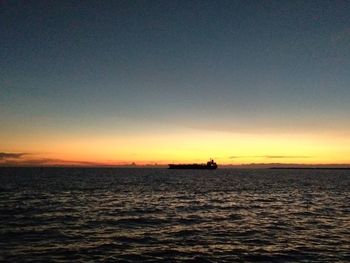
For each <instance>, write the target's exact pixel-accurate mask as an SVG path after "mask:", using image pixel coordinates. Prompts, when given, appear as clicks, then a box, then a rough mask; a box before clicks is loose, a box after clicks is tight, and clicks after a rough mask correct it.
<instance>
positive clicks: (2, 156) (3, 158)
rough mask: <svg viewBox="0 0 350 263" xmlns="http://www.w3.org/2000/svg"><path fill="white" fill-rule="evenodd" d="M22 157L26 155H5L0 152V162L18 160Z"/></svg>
mask: <svg viewBox="0 0 350 263" xmlns="http://www.w3.org/2000/svg"><path fill="white" fill-rule="evenodd" d="M23 155H26V153H5V152H0V160H5V159H19V158H21V157H22V156H23Z"/></svg>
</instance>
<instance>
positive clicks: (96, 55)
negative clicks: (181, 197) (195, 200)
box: [0, 0, 350, 165]
mask: <svg viewBox="0 0 350 263" xmlns="http://www.w3.org/2000/svg"><path fill="white" fill-rule="evenodd" d="M0 39H1V41H0V112H1V114H0V124H1V129H0V165H1V164H2V165H21V164H22V165H24V164H25V165H45V164H46V165H49V164H82V165H84V164H85V165H89V164H92V165H95V164H96V165H98V164H108V165H114V164H128V163H132V162H135V163H137V164H154V163H157V164H167V163H174V162H205V161H206V160H207V159H209V158H210V157H212V158H215V160H216V161H217V162H218V163H219V164H248V163H304V164H328V163H346V164H350V122H349V114H350V103H349V101H350V74H349V72H350V2H349V1H340V0H332V1H326V0H317V1H311V0H310V1H238V0H237V1H224V0H222V1H205V0H202V1H8V0H2V1H0Z"/></svg>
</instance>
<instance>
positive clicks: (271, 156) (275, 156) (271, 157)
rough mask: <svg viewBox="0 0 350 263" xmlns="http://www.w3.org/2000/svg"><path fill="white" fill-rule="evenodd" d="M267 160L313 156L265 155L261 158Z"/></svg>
mask: <svg viewBox="0 0 350 263" xmlns="http://www.w3.org/2000/svg"><path fill="white" fill-rule="evenodd" d="M259 157H262V158H267V159H299V158H312V156H306V155H263V156H259Z"/></svg>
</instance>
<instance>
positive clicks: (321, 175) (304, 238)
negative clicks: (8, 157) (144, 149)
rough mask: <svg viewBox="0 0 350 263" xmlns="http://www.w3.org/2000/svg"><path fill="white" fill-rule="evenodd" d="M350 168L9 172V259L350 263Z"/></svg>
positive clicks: (5, 240) (3, 218) (4, 190)
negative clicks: (341, 169)
mask: <svg viewBox="0 0 350 263" xmlns="http://www.w3.org/2000/svg"><path fill="white" fill-rule="evenodd" d="M349 190H350V171H327V170H315V171H313V170H310V171H308V170H230V169H219V170H216V171H189V170H187V171H186V170H184V171H177V170H167V169H104V168H103V169H100V168H86V169H81V168H41V169H40V168H0V261H7V262H19V261H20V262H27V261H34V262H38V261H45V262H46V261H51V262H79V261H80V262H81V261H90V262H98V261H115V262H118V261H120V262H156V261H163V262H183V261H185V262H235V261H239V262H243V261H244V262H256V261H260V262H296V261H298V262H336V261H337V262H349V261H350V192H349Z"/></svg>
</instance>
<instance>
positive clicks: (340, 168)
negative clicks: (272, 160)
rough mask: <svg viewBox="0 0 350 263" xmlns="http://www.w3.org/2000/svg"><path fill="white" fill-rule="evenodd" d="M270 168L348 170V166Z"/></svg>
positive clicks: (286, 168)
mask: <svg viewBox="0 0 350 263" xmlns="http://www.w3.org/2000/svg"><path fill="white" fill-rule="evenodd" d="M267 169H272V170H350V167H270V168H267Z"/></svg>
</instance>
